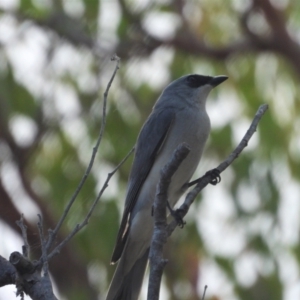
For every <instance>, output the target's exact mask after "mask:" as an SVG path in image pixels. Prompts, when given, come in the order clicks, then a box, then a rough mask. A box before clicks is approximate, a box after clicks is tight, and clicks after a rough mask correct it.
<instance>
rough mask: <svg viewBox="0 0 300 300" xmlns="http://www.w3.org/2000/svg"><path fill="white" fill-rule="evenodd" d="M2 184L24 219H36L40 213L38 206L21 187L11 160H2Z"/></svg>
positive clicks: (0, 170) (0, 172) (0, 171)
mask: <svg viewBox="0 0 300 300" xmlns="http://www.w3.org/2000/svg"><path fill="white" fill-rule="evenodd" d="M0 174H1V178H2V180H3V185H4V187H5V189H6V191H7V192H8V194H9V195H10V196H11V199H12V200H13V203H14V205H15V206H16V208H17V209H18V211H19V212H20V215H21V214H24V216H25V217H26V219H28V220H32V221H37V214H40V213H41V212H40V210H39V208H38V206H37V205H36V204H35V203H34V202H33V201H32V200H31V199H30V198H29V196H28V195H27V194H26V192H25V191H24V189H23V186H22V183H21V179H20V177H19V174H18V171H17V169H16V167H15V165H14V164H13V163H11V162H3V163H2V165H1V169H0Z"/></svg>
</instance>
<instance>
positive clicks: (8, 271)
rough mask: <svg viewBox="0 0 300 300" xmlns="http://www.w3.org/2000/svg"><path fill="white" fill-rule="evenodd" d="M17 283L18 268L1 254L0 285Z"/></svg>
mask: <svg viewBox="0 0 300 300" xmlns="http://www.w3.org/2000/svg"><path fill="white" fill-rule="evenodd" d="M15 283H16V269H15V268H14V266H13V265H12V264H11V263H10V262H9V261H8V260H6V259H5V258H4V257H2V256H1V255H0V287H2V286H5V285H8V284H15Z"/></svg>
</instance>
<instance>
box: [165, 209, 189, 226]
mask: <svg viewBox="0 0 300 300" xmlns="http://www.w3.org/2000/svg"><path fill="white" fill-rule="evenodd" d="M168 208H169V211H170V214H171V216H172V217H173V218H174V220H175V221H176V223H177V225H178V226H179V227H180V228H183V227H184V225H185V224H186V222H185V221H184V220H183V218H182V216H181V213H182V209H180V208H178V209H176V210H174V209H172V208H171V207H170V206H168Z"/></svg>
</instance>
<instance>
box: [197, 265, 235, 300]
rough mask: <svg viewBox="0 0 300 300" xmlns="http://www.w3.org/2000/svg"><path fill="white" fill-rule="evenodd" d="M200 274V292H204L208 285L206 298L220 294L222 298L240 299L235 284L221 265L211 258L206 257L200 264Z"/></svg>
mask: <svg viewBox="0 0 300 300" xmlns="http://www.w3.org/2000/svg"><path fill="white" fill-rule="evenodd" d="M199 268H200V273H201V274H200V276H199V284H198V286H199V287H198V294H199V295H202V294H203V289H204V286H205V285H207V286H208V288H207V291H206V295H205V298H206V299H210V298H212V297H213V296H219V297H220V299H222V300H238V299H237V298H236V297H235V295H234V291H233V286H232V284H231V283H230V281H229V280H228V279H227V277H226V276H225V274H224V273H223V272H222V271H221V270H220V268H219V266H218V265H217V264H216V263H215V262H214V261H212V260H211V259H204V260H202V261H201V264H200V267H199Z"/></svg>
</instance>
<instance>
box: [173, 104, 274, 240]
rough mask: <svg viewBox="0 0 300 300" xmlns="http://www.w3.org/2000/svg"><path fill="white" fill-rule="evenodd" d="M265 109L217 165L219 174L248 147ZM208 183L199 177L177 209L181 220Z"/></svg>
mask: <svg viewBox="0 0 300 300" xmlns="http://www.w3.org/2000/svg"><path fill="white" fill-rule="evenodd" d="M267 109H268V105H267V104H263V105H261V106H260V107H259V108H258V110H257V112H256V114H255V116H254V118H253V121H252V123H251V125H250V127H249V129H248V130H247V132H246V134H245V135H244V137H243V139H242V140H241V142H240V143H239V145H238V146H237V147H236V148H235V150H234V151H233V152H232V153H231V154H230V155H229V156H228V157H227V158H226V160H225V161H223V162H222V163H221V164H219V165H218V167H217V168H216V169H217V170H219V172H220V173H222V172H223V171H224V170H225V169H227V168H228V166H230V165H231V164H232V162H233V161H234V160H235V159H236V158H237V157H238V156H239V155H240V153H241V152H242V151H243V150H244V148H245V147H246V146H247V145H248V142H249V140H250V139H251V137H252V136H253V134H254V132H256V128H257V125H258V123H259V121H260V120H261V118H262V116H263V115H264V113H265V112H266V111H267ZM210 181H211V176H210V175H209V174H208V175H204V176H203V177H201V179H200V180H199V182H198V183H197V185H196V186H195V188H194V189H193V190H191V191H190V192H189V193H188V194H187V196H186V198H185V201H184V203H183V204H182V205H181V206H180V208H179V211H180V214H181V217H182V218H183V217H184V216H185V215H186V214H187V212H188V210H189V208H190V206H191V205H192V203H193V202H194V200H195V198H196V197H197V195H198V194H199V193H200V192H201V191H202V190H203V189H204V188H205V187H206V186H207V185H208V184H209V183H210ZM176 227H177V222H176V221H175V220H173V221H172V222H171V223H170V224H169V225H168V228H167V230H168V235H171V234H172V232H173V231H174V229H175V228H176Z"/></svg>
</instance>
